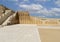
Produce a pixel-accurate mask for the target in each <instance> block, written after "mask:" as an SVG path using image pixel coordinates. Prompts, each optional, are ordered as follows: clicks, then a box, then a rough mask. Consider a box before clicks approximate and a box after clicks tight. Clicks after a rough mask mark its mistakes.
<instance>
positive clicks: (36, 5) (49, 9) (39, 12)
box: [0, 0, 60, 18]
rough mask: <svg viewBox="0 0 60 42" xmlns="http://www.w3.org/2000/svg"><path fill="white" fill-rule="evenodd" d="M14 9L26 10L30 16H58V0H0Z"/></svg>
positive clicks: (59, 16)
mask: <svg viewBox="0 0 60 42" xmlns="http://www.w3.org/2000/svg"><path fill="white" fill-rule="evenodd" d="M0 4H3V5H4V6H6V7H8V8H10V9H12V10H14V11H18V10H20V11H28V12H29V13H30V15H32V16H38V17H46V18H60V0H0Z"/></svg>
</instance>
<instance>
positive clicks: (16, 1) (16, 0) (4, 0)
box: [3, 0, 18, 2]
mask: <svg viewBox="0 0 60 42" xmlns="http://www.w3.org/2000/svg"><path fill="white" fill-rule="evenodd" d="M3 1H16V2H17V1H18V0H3Z"/></svg>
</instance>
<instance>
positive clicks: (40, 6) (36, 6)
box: [19, 4, 43, 10]
mask: <svg viewBox="0 0 60 42" xmlns="http://www.w3.org/2000/svg"><path fill="white" fill-rule="evenodd" d="M19 6H20V7H22V8H24V9H27V10H40V9H42V8H43V6H42V5H40V4H30V5H26V4H20V5H19Z"/></svg>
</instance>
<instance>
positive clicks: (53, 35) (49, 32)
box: [38, 28, 60, 42]
mask: <svg viewBox="0 0 60 42" xmlns="http://www.w3.org/2000/svg"><path fill="white" fill-rule="evenodd" d="M38 30H39V34H40V38H41V42H60V29H40V28H39V29H38Z"/></svg>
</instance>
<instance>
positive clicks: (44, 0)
mask: <svg viewBox="0 0 60 42" xmlns="http://www.w3.org/2000/svg"><path fill="white" fill-rule="evenodd" d="M35 1H43V2H46V1H51V0H35Z"/></svg>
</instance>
